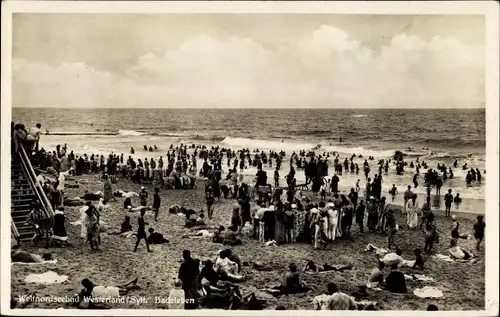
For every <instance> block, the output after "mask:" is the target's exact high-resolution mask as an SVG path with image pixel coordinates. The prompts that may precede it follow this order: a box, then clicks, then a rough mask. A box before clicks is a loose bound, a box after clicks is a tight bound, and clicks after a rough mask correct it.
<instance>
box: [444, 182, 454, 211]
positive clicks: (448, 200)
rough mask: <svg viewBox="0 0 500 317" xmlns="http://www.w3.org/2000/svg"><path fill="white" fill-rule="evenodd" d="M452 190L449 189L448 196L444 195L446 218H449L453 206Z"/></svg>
mask: <svg viewBox="0 0 500 317" xmlns="http://www.w3.org/2000/svg"><path fill="white" fill-rule="evenodd" d="M451 192H452V190H451V189H448V194H446V195H444V206H445V207H444V216H445V217H449V216H450V212H451V204H452V203H453V194H452V193H451Z"/></svg>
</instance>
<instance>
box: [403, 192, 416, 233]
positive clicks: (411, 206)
mask: <svg viewBox="0 0 500 317" xmlns="http://www.w3.org/2000/svg"><path fill="white" fill-rule="evenodd" d="M418 209H419V204H418V201H417V194H413V196H412V197H411V199H410V200H408V203H407V204H406V212H407V218H406V224H407V225H408V228H410V229H414V228H416V227H417V226H418V213H417V211H418Z"/></svg>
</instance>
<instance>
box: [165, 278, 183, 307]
mask: <svg viewBox="0 0 500 317" xmlns="http://www.w3.org/2000/svg"><path fill="white" fill-rule="evenodd" d="M185 298H186V293H185V292H184V290H183V289H182V281H181V280H179V279H177V280H175V282H174V288H173V289H171V290H170V292H169V293H168V299H169V300H168V309H169V310H170V309H184V303H185V302H186V299H185Z"/></svg>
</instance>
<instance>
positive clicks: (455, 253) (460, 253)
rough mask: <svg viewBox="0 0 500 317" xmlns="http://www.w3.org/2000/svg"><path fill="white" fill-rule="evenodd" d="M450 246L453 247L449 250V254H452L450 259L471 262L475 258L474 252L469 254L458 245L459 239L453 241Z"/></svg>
mask: <svg viewBox="0 0 500 317" xmlns="http://www.w3.org/2000/svg"><path fill="white" fill-rule="evenodd" d="M450 246H451V247H450V249H449V250H448V253H449V254H450V257H451V258H452V259H456V260H469V259H471V258H473V257H474V254H472V252H467V251H466V250H464V249H462V248H460V247H459V246H458V245H457V239H451V241H450Z"/></svg>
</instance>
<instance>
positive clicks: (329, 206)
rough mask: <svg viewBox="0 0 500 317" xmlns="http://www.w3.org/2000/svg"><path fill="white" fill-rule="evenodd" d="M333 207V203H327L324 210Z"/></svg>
mask: <svg viewBox="0 0 500 317" xmlns="http://www.w3.org/2000/svg"><path fill="white" fill-rule="evenodd" d="M333 207H335V204H334V203H328V204H326V208H333Z"/></svg>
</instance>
